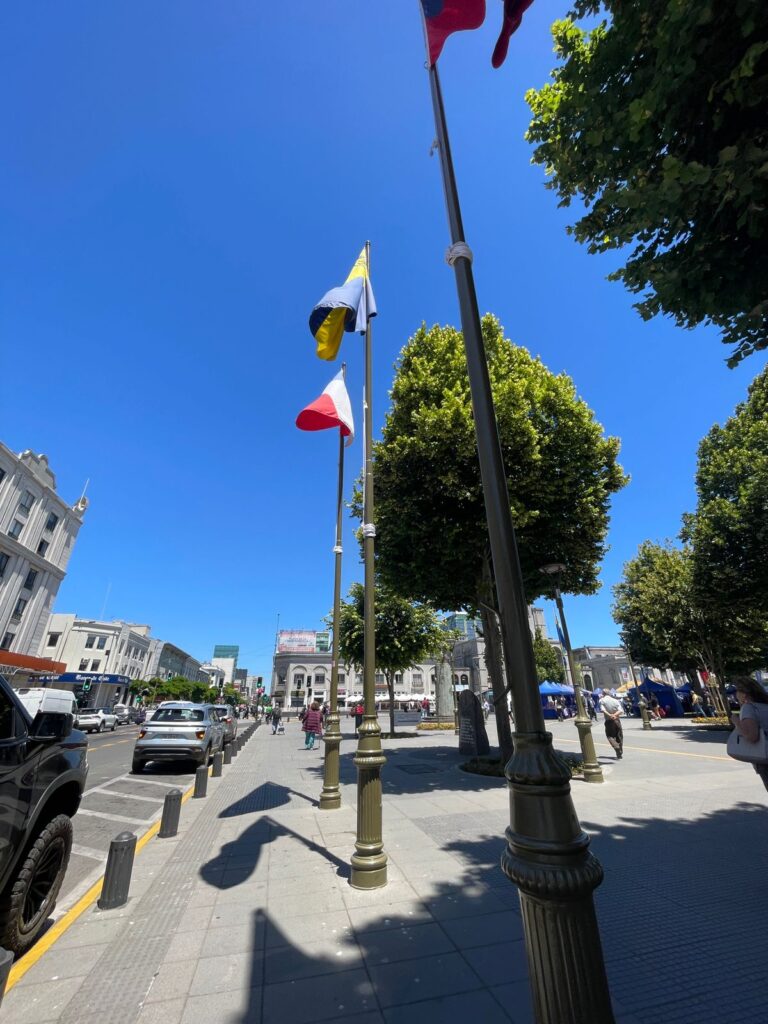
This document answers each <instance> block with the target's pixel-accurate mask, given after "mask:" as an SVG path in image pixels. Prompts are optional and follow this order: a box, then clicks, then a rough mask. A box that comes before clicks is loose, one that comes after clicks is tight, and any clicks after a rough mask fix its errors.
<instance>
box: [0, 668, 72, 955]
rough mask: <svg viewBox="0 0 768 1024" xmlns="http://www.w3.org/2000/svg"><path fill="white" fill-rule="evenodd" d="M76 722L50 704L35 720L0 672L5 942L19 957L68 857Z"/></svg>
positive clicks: (37, 928) (0, 936) (51, 903)
mask: <svg viewBox="0 0 768 1024" xmlns="http://www.w3.org/2000/svg"><path fill="white" fill-rule="evenodd" d="M73 725H74V719H73V717H72V715H68V714H61V713H51V712H47V711H40V712H38V714H37V715H36V716H35V719H34V721H33V720H32V719H30V717H29V714H28V713H27V711H26V709H25V708H24V707H22V705H21V703H20V702H19V700H18V699H17V697H16V694H15V693H14V692H13V689H12V688H11V686H10V685H9V684H8V682H7V680H6V679H4V678H3V676H0V946H4V947H5V948H6V949H9V950H11V951H12V952H13V953H15V954H16V956H17V957H19V956H21V955H22V954H24V953H25V952H26V951H27V950H28V949H29V947H30V946H31V945H32V944H33V943H34V942H35V940H36V939H37V937H38V935H39V934H40V932H41V931H42V929H43V927H44V925H45V922H46V921H47V919H48V918H49V917H50V915H51V912H52V911H53V908H54V907H55V906H56V899H57V897H58V895H59V890H60V889H61V883H62V882H63V881H64V875H65V874H66V870H67V864H68V863H69V854H70V851H71V849H72V821H71V820H70V819H71V818H72V816H73V815H74V814H75V812H76V811H77V809H78V807H79V806H80V798H81V797H82V795H83V789H84V788H85V778H86V775H87V772H88V762H87V758H86V754H87V749H88V741H87V739H86V737H85V734H84V733H82V732H79V731H78V730H76V729H74V728H73Z"/></svg>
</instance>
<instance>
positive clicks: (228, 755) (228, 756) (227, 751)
mask: <svg viewBox="0 0 768 1024" xmlns="http://www.w3.org/2000/svg"><path fill="white" fill-rule="evenodd" d="M224 764H232V744H231V743H227V745H226V746H225V747H224Z"/></svg>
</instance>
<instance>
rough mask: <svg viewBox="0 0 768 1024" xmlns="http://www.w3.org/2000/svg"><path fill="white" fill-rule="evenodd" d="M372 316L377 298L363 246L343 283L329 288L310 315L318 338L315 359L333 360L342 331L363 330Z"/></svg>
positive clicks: (310, 324) (311, 327)
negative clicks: (375, 297)
mask: <svg viewBox="0 0 768 1024" xmlns="http://www.w3.org/2000/svg"><path fill="white" fill-rule="evenodd" d="M372 316H376V300H375V299H374V297H373V288H372V287H371V280H370V277H369V276H368V260H367V258H366V250H365V249H363V251H362V252H361V253H360V255H359V256H358V257H357V261H356V262H355V265H354V267H352V269H351V270H350V272H349V277H348V278H347V280H346V281H345V282H344V284H343V285H342V286H341V287H340V288H331V290H330V291H329V292H328V293H327V294H326V295H324V296H323V298H322V299H321V300H320V302H318V304H317V305H316V306H315V308H314V309H313V310H312V312H311V313H310V315H309V329H310V331H312V334H313V335H314V337H315V340H316V341H317V356H318V358H319V359H328V360H330V359H335V358H336V356H337V355H338V354H339V348H340V346H341V339H342V336H343V334H344V331H360V332H365V330H366V328H367V326H368V321H369V320H370V319H371V317H372Z"/></svg>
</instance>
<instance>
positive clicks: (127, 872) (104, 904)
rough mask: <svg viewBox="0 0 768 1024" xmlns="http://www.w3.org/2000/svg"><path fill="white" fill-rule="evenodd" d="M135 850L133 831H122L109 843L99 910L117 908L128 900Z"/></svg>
mask: <svg viewBox="0 0 768 1024" xmlns="http://www.w3.org/2000/svg"><path fill="white" fill-rule="evenodd" d="M135 852H136V836H135V835H134V834H133V833H132V832H121V833H120V835H119V836H115V838H114V839H113V840H112V842H111V843H110V844H109V856H108V857H107V869H106V871H105V872H104V884H103V885H102V887H101V896H99V910H115V909H116V908H117V907H122V906H123V904H125V903H127V902H128V890H129V888H130V886H131V872H132V871H133V855H134V854H135Z"/></svg>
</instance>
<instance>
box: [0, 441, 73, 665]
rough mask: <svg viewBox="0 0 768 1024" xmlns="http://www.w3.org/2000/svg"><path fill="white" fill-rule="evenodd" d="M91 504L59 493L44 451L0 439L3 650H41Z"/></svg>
mask: <svg viewBox="0 0 768 1024" xmlns="http://www.w3.org/2000/svg"><path fill="white" fill-rule="evenodd" d="M87 505H88V502H87V500H86V499H85V498H81V499H80V501H78V502H77V503H76V504H75V505H73V506H72V507H70V506H69V505H67V504H66V503H65V502H64V501H63V500H62V499H61V498H60V497H59V496H58V494H57V493H56V478H55V476H54V475H53V472H52V471H51V469H50V467H49V465H48V459H47V457H46V456H45V455H36V454H35V453H34V452H32V451H24V452H21V453H20V454H19V455H16V454H14V452H12V451H11V450H10V449H9V448H7V447H6V446H5V445H4V444H2V443H0V650H7V651H11V652H16V653H18V654H28V655H37V653H38V649H39V648H40V645H41V641H42V640H43V634H44V632H45V628H46V624H47V622H48V616H49V615H50V612H51V609H52V608H53V603H54V600H55V598H56V594H57V593H58V590H59V586H60V585H61V581H62V580H63V579H64V576H65V574H66V570H67V565H68V563H69V559H70V557H71V555H72V550H73V547H74V544H75V539H76V538H77V535H78V533H79V531H80V527H81V526H82V522H83V514H84V512H85V510H86V508H87Z"/></svg>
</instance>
